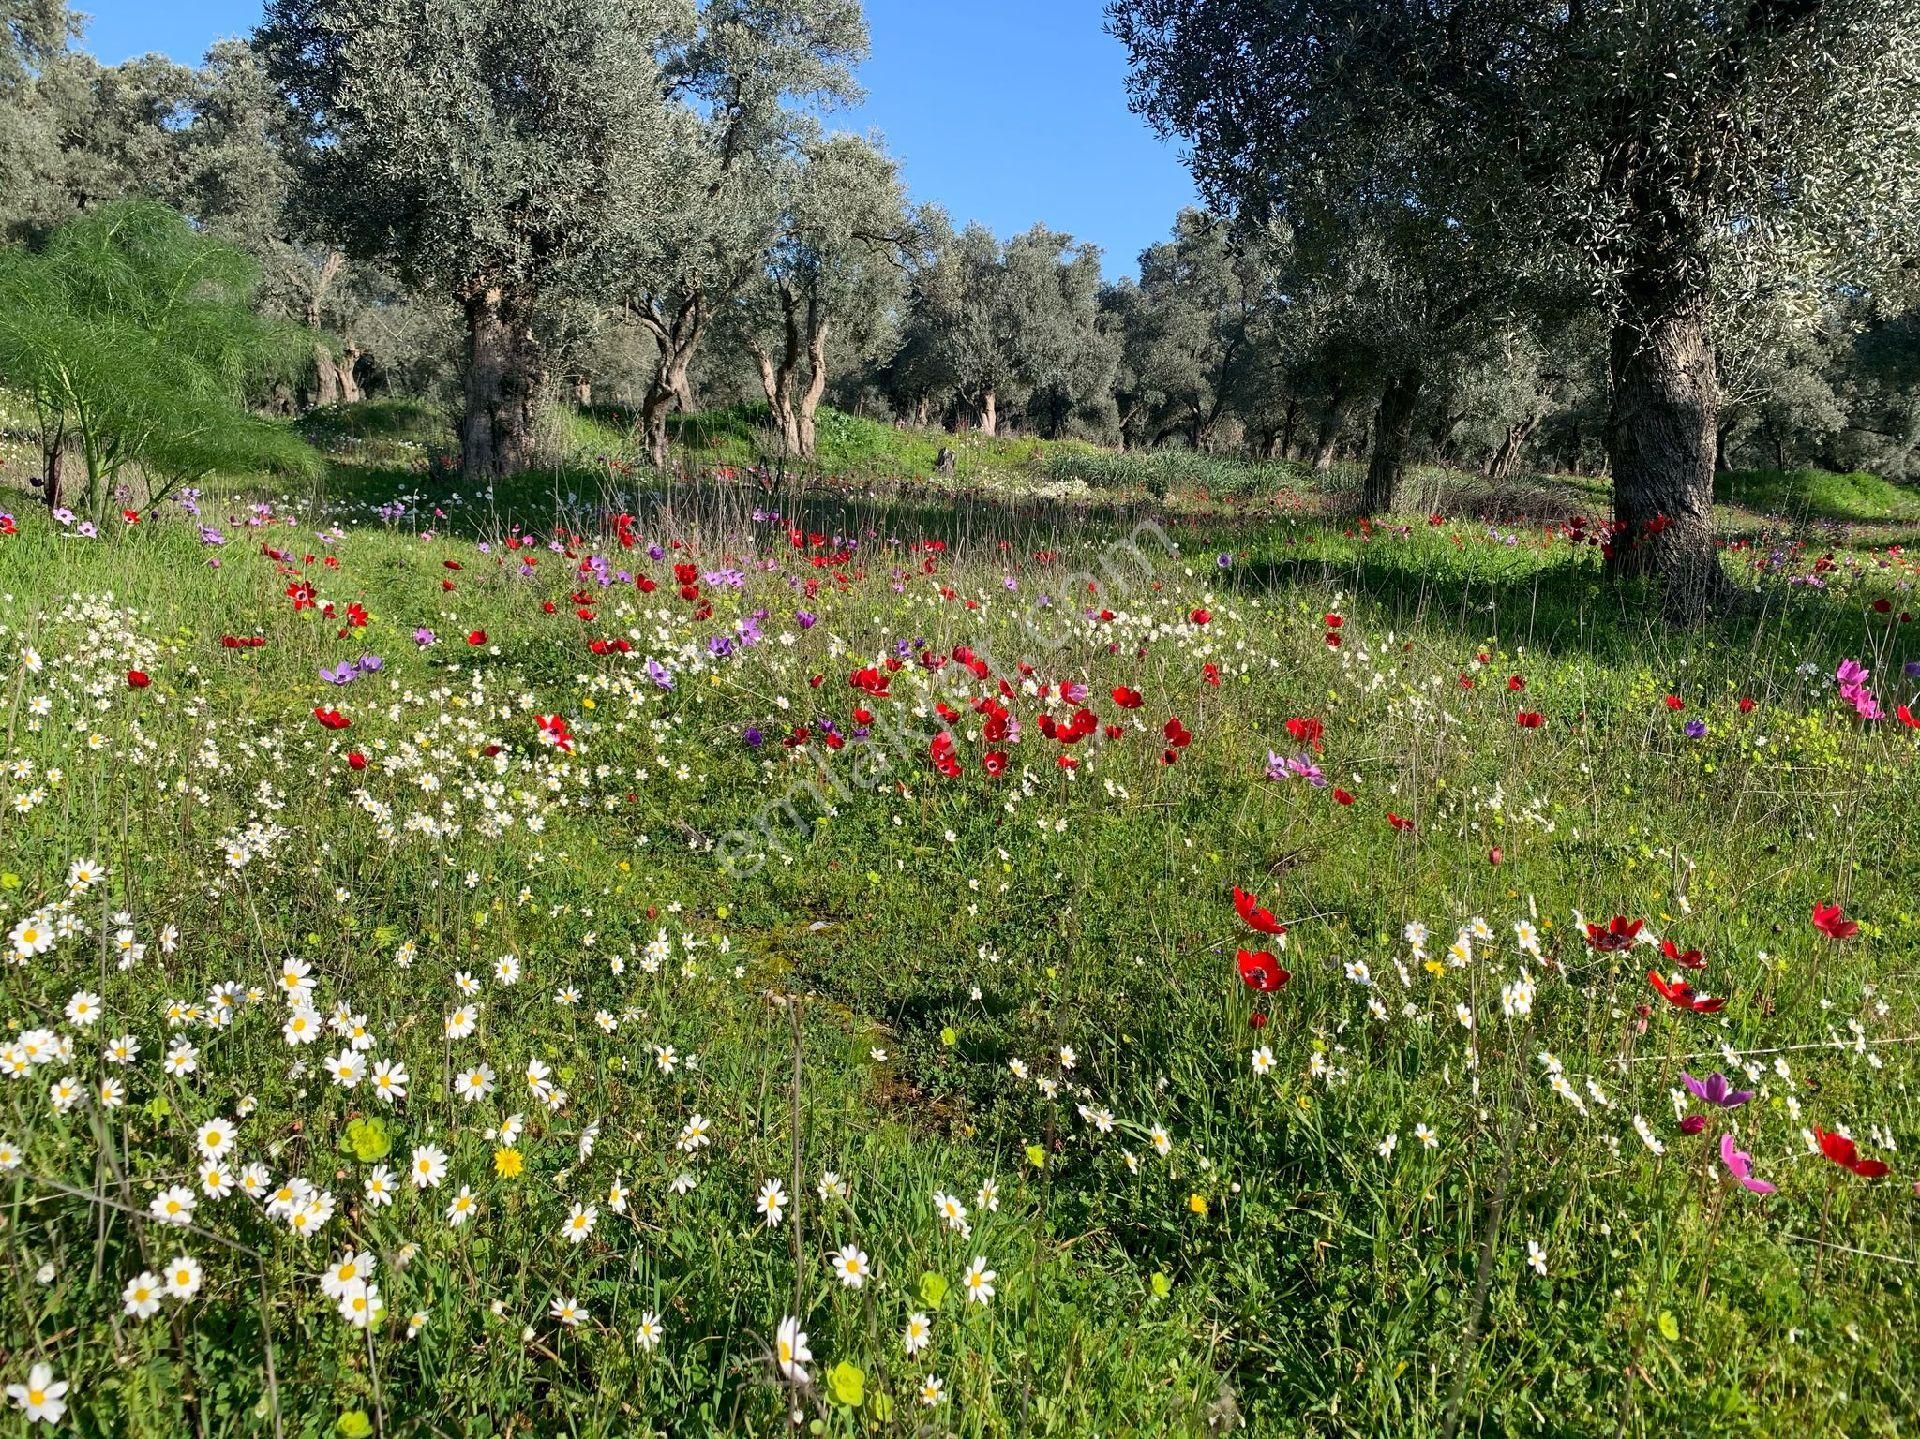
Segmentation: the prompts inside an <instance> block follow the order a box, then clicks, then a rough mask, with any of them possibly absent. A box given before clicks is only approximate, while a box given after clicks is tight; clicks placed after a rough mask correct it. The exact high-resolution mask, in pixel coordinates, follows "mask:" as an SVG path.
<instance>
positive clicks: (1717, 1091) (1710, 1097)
mask: <svg viewBox="0 0 1920 1439" xmlns="http://www.w3.org/2000/svg"><path fill="white" fill-rule="evenodd" d="M1680 1082H1681V1083H1682V1084H1684V1085H1686V1087H1687V1093H1689V1094H1691V1095H1692V1096H1693V1097H1694V1098H1695V1099H1697V1100H1699V1101H1700V1102H1701V1103H1702V1104H1711V1105H1712V1106H1713V1107H1714V1108H1715V1109H1738V1108H1739V1107H1740V1106H1741V1105H1743V1104H1745V1103H1746V1102H1747V1101H1748V1100H1749V1099H1752V1098H1753V1091H1752V1090H1751V1089H1735V1088H1734V1087H1733V1083H1732V1081H1731V1080H1729V1079H1728V1078H1727V1077H1726V1075H1724V1074H1710V1075H1708V1076H1707V1077H1706V1078H1705V1079H1695V1078H1694V1077H1693V1076H1692V1075H1691V1074H1688V1073H1686V1072H1685V1071H1684V1070H1683V1071H1682V1072H1681V1074H1680Z"/></svg>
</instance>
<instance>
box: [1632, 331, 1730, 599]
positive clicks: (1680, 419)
mask: <svg viewBox="0 0 1920 1439" xmlns="http://www.w3.org/2000/svg"><path fill="white" fill-rule="evenodd" d="M1609 359H1610V362H1611V366H1612V373H1613V412H1612V416H1611V418H1610V421H1609V423H1608V427H1607V457H1608V459H1609V461H1610V462H1611V468H1612V470H1613V517H1614V526H1615V533H1614V535H1613V537H1612V542H1611V545H1610V546H1609V554H1608V557H1607V569H1608V572H1609V573H1610V574H1612V575H1614V576H1616V577H1624V576H1636V575H1646V576H1650V577H1653V578H1657V579H1658V580H1659V581H1660V583H1661V586H1662V591H1663V606H1664V608H1665V610H1666V613H1667V616H1668V618H1669V619H1672V620H1676V621H1679V622H1683V623H1691V622H1693V621H1695V620H1698V619H1700V618H1702V617H1704V616H1705V615H1706V614H1707V613H1708V612H1709V611H1711V610H1713V609H1716V608H1720V607H1723V606H1724V605H1725V604H1726V602H1727V601H1728V600H1729V599H1730V598H1731V596H1732V585H1731V584H1730V582H1729V581H1728V580H1727V577H1726V573H1725V571H1723V570H1722V569H1721V568H1720V559H1719V554H1718V547H1717V545H1716V542H1715V536H1714V524H1713V461H1714V450H1715V439H1716V436H1717V430H1718V420H1719V414H1720V388H1719V380H1718V376H1717V373H1716V370H1715V365H1714V352H1713V340H1712V336H1711V333H1710V331H1709V328H1708V324H1707V307H1706V304H1705V302H1704V301H1700V300H1694V301H1689V302H1685V303H1681V304H1675V305H1657V304H1646V305H1643V306H1642V307H1641V308H1640V309H1638V311H1635V310H1634V309H1632V308H1630V309H1629V310H1628V311H1627V312H1626V313H1624V314H1623V315H1622V316H1621V317H1620V319H1619V320H1618V321H1616V322H1615V324H1614V327H1613V334H1612V337H1611V343H1610V353H1609Z"/></svg>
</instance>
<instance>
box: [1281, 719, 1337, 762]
mask: <svg viewBox="0 0 1920 1439" xmlns="http://www.w3.org/2000/svg"><path fill="white" fill-rule="evenodd" d="M1326 732H1327V727H1326V726H1325V725H1323V724H1322V723H1320V721H1319V720H1317V719H1312V718H1307V719H1297V718H1296V719H1290V720H1288V721H1287V733H1288V734H1290V735H1292V736H1293V742H1294V743H1295V744H1303V745H1308V746H1311V747H1312V749H1313V750H1314V752H1315V753H1318V752H1319V751H1320V749H1321V748H1322V746H1321V744H1320V737H1321V736H1322V735H1324V734H1325V733H1326Z"/></svg>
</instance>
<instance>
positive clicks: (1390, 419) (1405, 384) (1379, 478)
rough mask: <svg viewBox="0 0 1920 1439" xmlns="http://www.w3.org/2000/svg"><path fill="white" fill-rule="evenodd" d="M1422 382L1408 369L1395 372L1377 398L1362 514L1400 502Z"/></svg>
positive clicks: (1416, 372) (1378, 511)
mask: <svg viewBox="0 0 1920 1439" xmlns="http://www.w3.org/2000/svg"><path fill="white" fill-rule="evenodd" d="M1422 380H1423V376H1422V375H1421V373H1420V371H1419V369H1418V368H1417V367H1415V366H1412V365H1408V366H1405V367H1403V368H1401V369H1399V370H1396V371H1394V373H1393V375H1392V376H1391V377H1390V378H1389V379H1388V380H1387V387H1386V389H1385V390H1383V391H1381V394H1380V412H1379V415H1378V417H1377V418H1376V419H1375V421H1374V426H1373V457H1372V458H1371V459H1370V460H1369V461H1368V462H1367V478H1366V483H1365V484H1364V485H1362V486H1361V490H1360V511H1361V513H1362V514H1368V515H1377V514H1384V513H1386V512H1387V511H1388V510H1391V509H1392V508H1393V507H1394V505H1395V503H1396V502H1397V501H1398V500H1399V498H1400V480H1401V477H1402V476H1403V475H1405V473H1406V469H1407V444H1408V442H1409V441H1410V440H1411V439H1412V438H1413V415H1414V409H1415V407H1416V406H1417V405H1418V404H1419V402H1420V386H1421V383H1422Z"/></svg>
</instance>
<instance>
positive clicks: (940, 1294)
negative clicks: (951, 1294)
mask: <svg viewBox="0 0 1920 1439" xmlns="http://www.w3.org/2000/svg"><path fill="white" fill-rule="evenodd" d="M946 1297H947V1281H946V1280H945V1279H943V1278H941V1277H940V1276H939V1275H938V1274H935V1273H933V1272H932V1271H931V1270H929V1271H928V1272H927V1273H925V1274H922V1275H921V1276H920V1298H921V1299H922V1300H924V1301H925V1302H926V1306H927V1308H929V1309H938V1308H939V1307H940V1301H941V1300H942V1299H945V1298H946Z"/></svg>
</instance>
